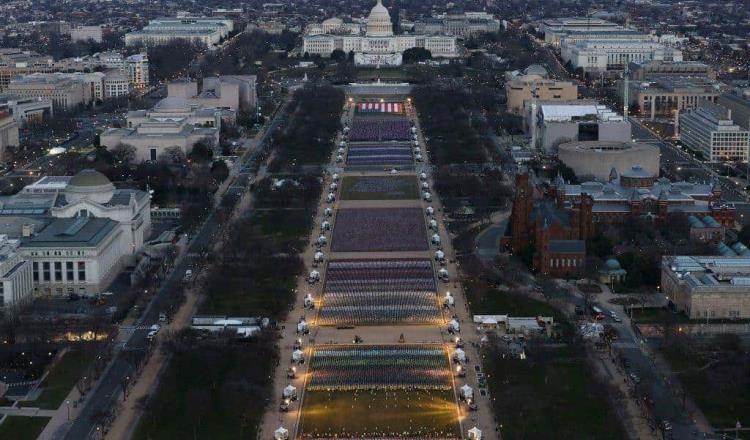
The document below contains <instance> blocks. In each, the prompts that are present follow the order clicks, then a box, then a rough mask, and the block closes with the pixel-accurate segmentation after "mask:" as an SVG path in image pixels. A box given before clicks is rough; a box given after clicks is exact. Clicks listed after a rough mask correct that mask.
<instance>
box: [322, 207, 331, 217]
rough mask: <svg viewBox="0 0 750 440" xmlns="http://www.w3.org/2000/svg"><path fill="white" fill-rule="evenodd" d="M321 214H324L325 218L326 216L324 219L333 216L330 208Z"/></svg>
mask: <svg viewBox="0 0 750 440" xmlns="http://www.w3.org/2000/svg"><path fill="white" fill-rule="evenodd" d="M323 214H325V216H326V217H330V216H332V215H333V209H331V208H326V209H325V210H324V211H323Z"/></svg>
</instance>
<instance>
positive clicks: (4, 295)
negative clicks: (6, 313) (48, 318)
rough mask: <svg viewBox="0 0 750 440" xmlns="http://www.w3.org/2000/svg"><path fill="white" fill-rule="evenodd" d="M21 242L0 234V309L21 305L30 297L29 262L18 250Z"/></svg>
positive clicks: (30, 276) (31, 285)
mask: <svg viewBox="0 0 750 440" xmlns="http://www.w3.org/2000/svg"><path fill="white" fill-rule="evenodd" d="M20 244H21V242H20V240H18V239H9V238H8V236H6V235H0V309H5V310H8V309H11V308H14V307H19V306H22V305H23V304H25V303H27V302H29V301H30V300H31V298H32V295H31V293H32V291H33V288H34V283H33V280H32V272H31V263H30V262H29V261H27V260H26V259H24V258H23V257H22V256H21V254H20V253H19V252H18V247H19V246H20Z"/></svg>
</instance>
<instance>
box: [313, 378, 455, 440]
mask: <svg viewBox="0 0 750 440" xmlns="http://www.w3.org/2000/svg"><path fill="white" fill-rule="evenodd" d="M342 415H345V417H344V416H342ZM457 416H458V414H457V411H456V403H455V398H454V395H453V391H451V390H447V391H441V390H387V391H386V390H360V391H356V392H354V391H309V392H307V393H305V398H304V402H303V409H302V422H301V423H302V428H301V431H302V433H303V436H307V435H309V436H310V437H312V438H316V437H329V438H332V437H335V436H336V435H338V436H341V437H352V438H361V437H383V436H398V437H401V436H403V437H421V438H433V437H439V438H445V437H448V438H453V437H455V438H458V437H460V432H459V429H458V420H457Z"/></svg>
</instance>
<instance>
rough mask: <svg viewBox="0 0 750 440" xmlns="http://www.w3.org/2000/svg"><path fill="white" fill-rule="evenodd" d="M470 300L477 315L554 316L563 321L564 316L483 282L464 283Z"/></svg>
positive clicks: (529, 299)
mask: <svg viewBox="0 0 750 440" xmlns="http://www.w3.org/2000/svg"><path fill="white" fill-rule="evenodd" d="M463 285H464V291H465V292H466V293H467V296H468V298H469V305H470V307H471V312H472V313H474V314H477V315H491V314H508V315H510V316H552V317H554V318H555V320H556V321H561V320H562V316H561V315H560V313H559V312H558V311H557V310H556V309H555V308H554V307H552V306H551V305H549V304H547V303H544V302H541V301H537V300H535V299H533V298H529V297H528V296H525V295H521V294H517V293H513V292H512V291H511V292H502V291H500V290H497V289H495V288H494V287H492V286H489V285H487V284H486V283H483V282H482V281H470V280H467V281H463Z"/></svg>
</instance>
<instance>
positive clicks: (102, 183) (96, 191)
mask: <svg viewBox="0 0 750 440" xmlns="http://www.w3.org/2000/svg"><path fill="white" fill-rule="evenodd" d="M64 192H65V199H66V200H67V202H68V203H75V202H77V201H79V200H83V199H88V200H91V201H94V202H97V203H107V202H109V201H110V200H111V199H112V195H113V194H114V192H115V186H114V185H112V182H110V181H109V179H107V176H105V175H104V174H102V173H100V172H99V171H96V170H91V169H86V170H82V171H81V172H79V173H78V174H76V175H75V176H73V177H72V178H71V179H70V181H69V182H68V186H66V187H65V191H64Z"/></svg>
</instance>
